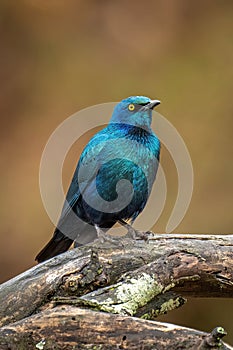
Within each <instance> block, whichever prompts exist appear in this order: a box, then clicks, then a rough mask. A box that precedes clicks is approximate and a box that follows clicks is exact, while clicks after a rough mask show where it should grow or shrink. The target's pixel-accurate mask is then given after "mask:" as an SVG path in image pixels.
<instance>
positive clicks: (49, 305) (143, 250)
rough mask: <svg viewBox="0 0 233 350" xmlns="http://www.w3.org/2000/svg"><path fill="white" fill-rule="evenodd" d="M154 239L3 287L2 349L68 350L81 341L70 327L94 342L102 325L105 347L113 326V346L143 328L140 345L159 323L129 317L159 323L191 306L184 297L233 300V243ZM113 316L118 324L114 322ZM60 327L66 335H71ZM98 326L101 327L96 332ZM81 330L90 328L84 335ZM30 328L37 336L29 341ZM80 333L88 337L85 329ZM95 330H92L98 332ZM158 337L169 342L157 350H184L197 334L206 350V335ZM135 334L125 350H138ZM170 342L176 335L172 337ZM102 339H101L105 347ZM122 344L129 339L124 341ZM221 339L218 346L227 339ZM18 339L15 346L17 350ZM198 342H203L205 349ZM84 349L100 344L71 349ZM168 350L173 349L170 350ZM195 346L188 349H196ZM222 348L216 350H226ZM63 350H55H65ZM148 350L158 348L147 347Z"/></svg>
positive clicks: (74, 259)
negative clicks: (51, 343)
mask: <svg viewBox="0 0 233 350" xmlns="http://www.w3.org/2000/svg"><path fill="white" fill-rule="evenodd" d="M149 238H150V239H149V242H148V243H145V242H142V241H132V240H131V239H128V238H125V239H121V241H120V242H119V244H114V245H113V244H111V243H110V242H106V243H104V244H99V243H92V244H90V245H87V246H84V247H81V248H79V249H74V250H71V251H69V252H66V253H65V254H62V255H60V256H57V257H55V258H53V259H51V260H49V261H47V262H45V263H42V264H40V265H37V266H35V267H33V268H32V269H30V270H28V271H26V272H25V273H23V274H21V275H19V276H17V277H15V278H13V279H12V280H10V281H8V282H6V283H4V284H2V285H1V286H0V325H1V326H5V327H2V328H1V329H0V339H1V342H0V345H1V344H2V345H1V346H2V348H1V347H0V349H5V348H4V346H5V345H4V338H5V337H7V338H8V339H11V343H10V344H11V345H10V347H9V348H10V349H12V350H13V349H24V348H23V347H19V346H18V345H17V344H18V343H17V342H21V343H22V342H23V341H25V342H26V343H25V344H27V346H28V347H25V349H30V347H29V345H30V337H31V338H32V344H34V346H35V344H39V345H38V347H37V348H40V347H41V349H42V350H43V349H53V348H52V347H50V348H49V347H47V346H48V342H47V343H45V344H43V339H47V338H48V339H50V338H51V337H52V339H53V338H54V337H56V336H58V334H60V335H59V336H60V337H61V339H62V336H63V339H67V342H68V343H67V344H72V341H73V340H72V339H76V338H75V337H76V336H75V335H74V330H73V328H72V327H76V332H77V334H78V335H79V339H81V338H80V334H81V333H82V332H84V333H85V334H86V332H87V334H88V332H92V336H94V334H96V336H97V335H98V331H97V330H96V329H97V328H98V327H97V326H98V324H100V322H103V324H104V327H105V328H104V329H105V331H103V334H104V332H106V339H107V338H109V335H108V330H107V328H108V324H109V323H108V322H110V323H111V322H113V323H112V325H113V326H112V328H111V332H112V333H114V334H113V335H112V336H113V338H114V339H115V340H114V342H113V344H115V345H114V346H116V342H117V341H118V343H119V334H121V332H124V330H125V326H124V324H128V323H127V322H129V323H130V324H131V323H132V322H139V325H138V326H140V327H142V328H143V333H141V338H137V337H136V336H135V335H134V337H136V338H137V341H142V340H143V339H144V335H145V334H146V333H145V332H146V330H147V327H149V326H148V324H149V325H150V326H151V327H152V328H153V327H155V328H154V329H156V325H157V324H158V323H157V322H156V323H155V324H153V325H151V322H149V321H146V320H143V319H137V318H131V317H129V316H137V317H143V318H144V319H148V318H149V319H155V317H156V316H157V315H158V314H161V313H164V312H168V311H169V310H171V309H174V308H176V307H179V306H181V305H182V304H183V303H184V302H185V296H192V297H200V296H205V297H211V296H215V297H233V235H217V236H212V235H178V234H172V235H150V236H149ZM61 304H63V305H61ZM68 304H70V306H68ZM80 308H83V309H80ZM93 310H95V311H98V312H94V311H93ZM101 311H105V312H108V313H111V314H107V313H103V312H101ZM68 312H71V314H75V313H76V312H77V315H78V320H79V322H78V323H77V322H76V323H75V322H72V321H75V320H77V319H76V318H75V320H72V317H76V316H72V317H70V316H69V317H68ZM88 312H89V313H90V314H89V313H88ZM114 313H115V314H119V315H120V316H119V315H118V316H116V315H115V316H114V315H113V314H114ZM71 314H70V315H71ZM87 316H88V317H89V318H90V320H92V321H90V324H89V323H88V322H89V321H88V320H87V319H86V317H87ZM26 317H27V318H26ZM111 317H112V319H111V321H109V320H110V318H111ZM94 319H96V321H94ZM100 319H101V320H102V321H100ZM59 320H60V321H59ZM80 320H82V322H81V321H80ZM120 320H121V321H120ZM129 320H130V321H129ZM40 322H41V327H42V328H43V324H44V328H43V329H44V331H43V332H45V329H46V332H45V333H46V334H44V335H43V334H42V333H43V332H42V331H41V330H40V329H42V328H37V330H38V331H36V328H35V327H36V326H35V327H34V325H35V324H38V323H40ZM53 322H54V323H53ZM62 322H64V324H65V325H66V327H67V332H66V333H64V327H62ZM92 322H93V324H94V323H95V324H96V326H95V327H94V326H93V325H92ZM148 322H149V323H148ZM74 324H75V326H74ZM83 324H85V327H86V328H85V327H84V328H83ZM7 325H8V326H7ZM29 325H30V327H31V329H32V334H31V335H30V337H29V335H28V334H29V333H28V332H29ZM53 325H56V327H57V328H56V335H54V327H55V326H53ZM80 327H81V328H82V329H79V328H80ZM91 327H92V328H93V327H94V328H93V330H92V331H91ZM96 327H97V328H96ZM127 327H128V326H127ZM164 327H165V326H164ZM166 327H174V326H168V325H167V326H166ZM175 327H177V326H175ZM178 328H179V327H178ZM176 329H177V328H176ZM219 329H220V328H219ZM132 331H133V330H131V332H132ZM80 332H81V333H80ZM160 332H161V334H163V336H162V335H161V339H162V338H163V341H162V340H161V344H160V341H159V343H158V344H160V345H161V347H158V344H157V347H156V349H165V348H166V347H162V346H163V345H162V343H163V342H165V341H168V340H166V339H167V338H173V339H172V340H171V344H173V345H171V346H174V344H175V342H176V341H177V344H178V343H180V342H181V343H182V344H183V343H184V339H185V338H187V334H190V338H189V339H190V344H192V339H194V338H193V334H198V337H199V338H198V339H199V340H198V341H199V343H198V341H197V338H195V340H193V341H194V343H195V344H199V345H198V346H199V347H198V348H197V347H196V348H197V349H199V348H200V346H204V345H203V344H204V343H203V339H207V338H205V337H207V335H206V334H204V333H202V334H201V335H200V332H197V331H194V330H193V331H191V330H188V331H187V330H185V331H184V330H181V331H180V333H179V332H178V333H177V331H171V332H170V333H168V331H165V330H164V329H163V331H160ZM182 332H183V333H182ZM187 332H188V333H187ZM192 332H193V333H192ZM195 332H197V333H195ZM16 333H17V336H16V335H15V334H16ZM181 333H182V334H183V338H182V337H181ZM103 334H102V336H104V335H103ZM122 334H123V333H122ZM130 334H131V333H129V334H128V335H127V341H123V340H122V341H123V343H122V345H121V346H122V347H121V348H126V349H131V348H132V349H134V348H133V347H127V346H128V345H125V344H127V342H128V341H129V339H131V338H130V337H132V335H130ZM168 334H170V335H169V337H168ZM102 336H101V339H103V338H102ZM222 336H224V334H223V335H222ZM43 337H45V338H43ZM46 337H47V338H46ZM98 337H99V335H98ZM117 337H118V338H117ZM123 337H124V335H122V339H123ZM203 337H204V338H203ZM209 337H210V335H209ZM136 338H133V339H136ZM149 338H150V339H151V342H152V343H151V344H154V343H153V339H154V338H153V336H152V333H151V334H150V335H148V339H149ZM216 338H218V339H219V342H220V338H221V337H220V336H217V337H216ZM12 339H15V343H14V342H12ZM17 339H20V340H17ZM22 339H23V340H22ZM117 339H118V340H117ZM140 339H141V340H140ZM156 339H157V336H156ZM200 339H202V340H201V342H200ZM211 339H212V338H211ZM40 341H41V343H40ZM45 341H46V340H45ZM91 341H92V343H91ZM101 341H102V340H101ZM63 342H64V341H63ZM74 342H76V340H74ZM21 343H20V344H21ZM139 343H140V342H139ZM5 344H6V343H5ZM22 344H23V343H22ZM61 344H62V341H61ZM85 344H86V345H88V344H89V345H90V344H98V342H97V343H96V342H93V339H89V343H88V344H87V343H85V341H84V340H83V343H82V342H81V341H80V342H79V345H78V346H79V347H73V348H72V347H70V348H72V349H76V348H77V349H82V348H83V349H84V348H85V349H86V348H88V347H81V346H84V345H85ZM101 344H102V345H101V346H107V345H106V344H107V343H106V342H104V341H102V343H101ZM109 344H110V343H109ZM119 344H120V343H119ZM119 344H118V345H119ZM132 344H134V343H132ZM142 344H144V343H142ZM145 344H146V343H145ZM145 344H144V345H142V349H146V347H145ZM148 344H149V343H148ZM166 344H167V346H168V344H169V343H166ZM190 344H189V346H194V345H190ZM201 344H202V345H201ZM76 345H77V344H76ZM76 345H75V346H76ZM86 345H85V346H86ZM110 345H111V344H110ZM215 345H216V344H215ZM215 345H214V346H215ZM220 345H221V344H220ZM220 345H218V349H221V347H220ZM7 346H8V345H7ZM25 346H26V345H25ZM59 346H60V347H54V349H65V348H64V347H62V346H63V345H59ZM67 346H68V345H67ZM70 346H71V345H70ZM72 346H73V345H72ZM90 346H91V345H90ZM119 346H120V345H119ZM130 346H131V345H130ZM132 346H134V345H132ZM148 346H149V345H148ZM153 346H154V345H153ZM169 346H170V345H169ZM182 346H183V347H182V349H191V348H192V347H187V346H186V345H185V344H183V345H182ZM195 346H196V345H195ZM205 346H206V345H205ZM221 346H226V345H221ZM34 348H35V347H34ZM90 348H92V347H90ZM102 348H103V349H105V348H106V349H107V347H100V349H102ZM108 348H109V349H111V348H110V347H108ZM150 348H153V347H148V349H150ZM196 348H195V349H196ZM212 348H213V347H212ZM6 349H7V348H6ZM67 349H69V348H68V347H67ZM96 349H97V348H96ZM135 349H136V348H135ZM167 349H176V347H170V348H169V347H167ZM177 349H179V348H177ZM193 349H194V348H193ZM200 349H202V348H200ZM203 349H204V348H203ZM227 349H230V347H227Z"/></svg>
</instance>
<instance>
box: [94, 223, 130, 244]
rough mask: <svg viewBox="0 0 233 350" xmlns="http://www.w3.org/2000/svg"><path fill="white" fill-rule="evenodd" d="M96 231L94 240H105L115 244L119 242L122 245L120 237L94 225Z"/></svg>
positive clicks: (103, 241)
mask: <svg viewBox="0 0 233 350" xmlns="http://www.w3.org/2000/svg"><path fill="white" fill-rule="evenodd" d="M95 228H96V232H97V238H96V240H95V241H96V242H100V243H101V244H103V243H105V242H109V243H112V244H114V245H116V246H119V244H120V245H121V246H122V247H124V244H123V243H122V242H121V237H113V236H110V235H109V234H107V233H105V232H104V231H103V230H101V229H100V228H99V227H98V226H97V225H96V226H95Z"/></svg>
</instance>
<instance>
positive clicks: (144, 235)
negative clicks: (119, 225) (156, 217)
mask: <svg viewBox="0 0 233 350" xmlns="http://www.w3.org/2000/svg"><path fill="white" fill-rule="evenodd" d="M126 237H129V238H131V239H134V240H143V241H145V242H148V240H149V235H148V232H141V231H138V230H135V229H134V228H133V227H132V226H130V227H128V232H127V234H126Z"/></svg>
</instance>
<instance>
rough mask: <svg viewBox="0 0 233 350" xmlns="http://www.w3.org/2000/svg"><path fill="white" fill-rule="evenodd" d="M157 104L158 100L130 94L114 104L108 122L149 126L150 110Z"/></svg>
mask: <svg viewBox="0 0 233 350" xmlns="http://www.w3.org/2000/svg"><path fill="white" fill-rule="evenodd" d="M159 104H160V101H159V100H151V99H150V98H149V97H145V96H130V97H128V98H126V99H124V100H122V101H121V102H119V103H118V104H117V105H116V107H115V108H114V111H113V114H112V118H111V120H110V123H125V124H131V125H134V126H138V127H142V128H150V126H151V119H152V110H153V108H154V107H155V106H157V105H159Z"/></svg>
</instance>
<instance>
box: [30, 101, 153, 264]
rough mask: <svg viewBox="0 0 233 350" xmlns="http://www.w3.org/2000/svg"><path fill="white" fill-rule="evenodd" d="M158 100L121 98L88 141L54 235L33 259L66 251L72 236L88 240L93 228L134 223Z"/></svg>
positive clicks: (148, 167)
mask: <svg viewBox="0 0 233 350" xmlns="http://www.w3.org/2000/svg"><path fill="white" fill-rule="evenodd" d="M157 104H159V101H157V100H155V101H152V100H150V99H149V98H148V97H144V96H131V97H129V98H127V99H124V100H122V101H121V102H120V103H118V104H117V105H116V107H115V109H114V111H113V114H112V117H111V119H110V122H109V124H108V126H107V127H106V128H104V129H103V130H101V131H99V132H98V133H97V134H95V135H94V136H93V137H92V139H91V140H90V141H89V142H88V144H87V145H86V147H85V149H84V150H83V152H82V154H81V157H80V160H79V162H78V165H77V168H76V170H75V173H74V176H73V179H72V182H71V185H70V188H69V190H68V193H67V196H66V202H65V204H64V207H63V209H62V213H61V217H60V220H59V222H58V225H57V228H56V229H55V232H54V236H53V237H52V239H51V240H50V242H49V243H48V244H47V245H46V246H45V248H44V249H43V250H42V251H41V252H40V253H39V254H38V255H37V257H36V260H38V262H41V261H44V260H46V259H48V258H50V257H52V256H55V255H57V254H59V253H61V252H63V251H65V250H67V249H68V248H69V246H70V245H71V244H72V242H73V241H74V240H75V241H76V242H78V244H86V243H88V242H90V241H92V240H93V239H94V238H96V227H99V228H101V229H102V230H104V231H107V230H108V229H109V228H111V227H112V226H113V225H114V224H115V223H116V222H119V221H121V220H124V221H128V222H130V223H133V221H134V220H135V219H136V217H137V216H138V215H139V214H140V213H141V211H142V210H143V208H144V207H145V205H146V202H147V200H148V197H149V195H150V192H151V188H152V185H153V183H154V180H155V176H156V172H157V168H158V162H159V154H160V142H159V140H158V138H157V137H156V135H155V134H154V133H153V131H152V129H151V120H152V109H153V108H154V107H155V106H156V105H157ZM122 180H124V181H122ZM130 184H131V185H130ZM129 199H130V200H129ZM74 214H75V215H74ZM77 217H78V219H77Z"/></svg>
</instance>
